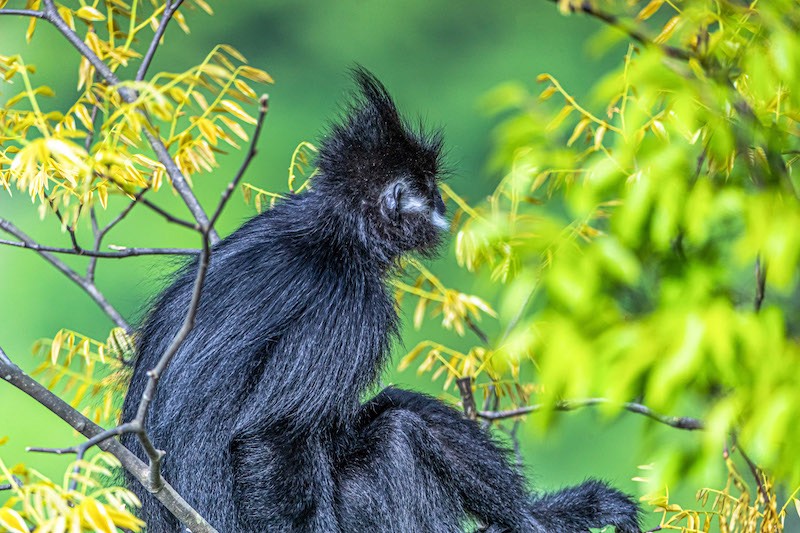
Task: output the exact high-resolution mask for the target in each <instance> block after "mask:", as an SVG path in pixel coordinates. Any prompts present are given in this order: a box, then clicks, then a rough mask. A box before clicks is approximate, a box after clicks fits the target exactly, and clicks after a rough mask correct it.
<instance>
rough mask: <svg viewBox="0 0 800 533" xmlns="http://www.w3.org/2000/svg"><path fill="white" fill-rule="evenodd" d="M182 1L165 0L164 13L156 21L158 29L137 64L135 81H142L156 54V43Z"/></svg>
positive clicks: (157, 43)
mask: <svg viewBox="0 0 800 533" xmlns="http://www.w3.org/2000/svg"><path fill="white" fill-rule="evenodd" d="M182 3H183V0H175V2H174V3H173V2H171V1H170V0H166V6H165V7H164V13H163V14H162V15H161V22H159V23H158V29H156V33H155V34H154V35H153V39H152V40H151V41H150V47H149V48H148V49H147V53H146V54H145V55H144V58H143V59H142V64H141V65H139V70H138V71H137V72H136V81H142V80H143V79H144V77H145V76H146V75H147V69H148V68H149V67H150V62H152V61H153V56H155V55H156V50H157V49H158V45H159V43H161V37H163V36H164V32H165V31H166V29H167V25H168V24H169V21H170V19H172V16H173V15H174V14H175V12H176V11H177V10H178V8H179V7H181V4H182Z"/></svg>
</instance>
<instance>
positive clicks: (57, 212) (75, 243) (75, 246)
mask: <svg viewBox="0 0 800 533" xmlns="http://www.w3.org/2000/svg"><path fill="white" fill-rule="evenodd" d="M47 201H48V203H49V204H50V208H51V209H52V210H53V213H55V215H56V218H57V219H58V223H59V224H60V225H61V227H62V228H66V230H67V233H69V238H70V240H71V241H72V249H73V250H75V251H76V252H81V251H82V250H83V248H81V246H80V244H78V239H77V238H76V237H75V228H74V227H72V226H71V225H70V224H67V223H66V222H64V217H63V216H62V215H61V210H60V209H59V208H57V207H56V204H55V202H54V201H53V199H52V198H48V199H47Z"/></svg>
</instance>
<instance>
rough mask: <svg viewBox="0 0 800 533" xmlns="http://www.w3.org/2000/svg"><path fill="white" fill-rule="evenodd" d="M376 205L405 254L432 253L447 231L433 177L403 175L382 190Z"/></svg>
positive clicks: (439, 194)
mask: <svg viewBox="0 0 800 533" xmlns="http://www.w3.org/2000/svg"><path fill="white" fill-rule="evenodd" d="M379 202H380V212H381V216H382V217H383V219H384V223H385V224H386V225H387V226H388V227H390V228H392V229H393V233H394V234H395V238H396V239H399V241H400V242H402V243H403V247H404V248H406V249H407V250H408V251H412V250H416V251H420V252H430V251H433V249H434V248H435V247H436V246H437V245H438V244H439V242H440V241H441V236H442V234H443V233H444V232H445V231H447V230H448V229H449V228H450V223H449V222H448V220H447V218H446V216H445V215H446V208H445V205H444V201H443V200H442V194H441V191H440V190H439V184H438V180H437V177H436V175H434V174H432V173H430V174H423V173H402V174H401V177H399V178H398V179H396V180H395V181H393V182H390V183H389V184H388V185H387V186H386V187H385V188H384V189H383V193H382V194H381V198H380V200H379Z"/></svg>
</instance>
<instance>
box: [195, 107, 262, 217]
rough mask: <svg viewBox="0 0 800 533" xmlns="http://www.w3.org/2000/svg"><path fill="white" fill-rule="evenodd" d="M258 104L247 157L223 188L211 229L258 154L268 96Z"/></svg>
mask: <svg viewBox="0 0 800 533" xmlns="http://www.w3.org/2000/svg"><path fill="white" fill-rule="evenodd" d="M259 102H260V104H261V105H260V107H259V109H258V120H257V122H256V129H255V131H254V132H253V138H252V139H250V149H249V150H248V151H247V155H246V156H245V158H244V161H242V165H241V166H240V167H239V171H238V172H237V173H236V176H234V178H233V179H232V180H231V182H230V183H228V186H227V187H226V188H225V190H224V191H222V198H221V199H220V201H219V205H217V209H216V210H215V211H214V214H213V215H212V216H211V221H210V222H209V226H210V227H212V228H213V227H214V224H216V223H217V220H218V219H219V216H220V215H221V214H222V210H223V209H225V204H226V203H228V200H229V199H230V197H231V194H232V193H233V191H234V189H236V186H237V185H239V182H240V181H241V180H242V177H243V176H244V173H245V172H246V171H247V168H248V167H249V166H250V162H251V161H252V160H253V158H254V157H255V156H256V154H257V153H258V150H257V149H256V145H257V144H258V138H259V137H260V136H261V129H262V127H263V126H264V119H265V118H266V116H267V112H268V111H269V95H267V94H264V95H262V96H261V99H260V100H259Z"/></svg>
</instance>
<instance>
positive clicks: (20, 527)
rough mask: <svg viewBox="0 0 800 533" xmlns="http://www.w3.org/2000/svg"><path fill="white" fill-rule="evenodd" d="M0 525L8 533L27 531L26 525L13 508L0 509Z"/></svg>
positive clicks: (26, 532) (24, 532)
mask: <svg viewBox="0 0 800 533" xmlns="http://www.w3.org/2000/svg"><path fill="white" fill-rule="evenodd" d="M0 526H2V527H3V528H4V530H5V531H8V532H9V533H28V525H27V524H26V523H25V520H23V519H22V517H21V516H20V514H19V513H18V512H16V511H15V510H14V509H8V508H6V507H4V508H2V509H0Z"/></svg>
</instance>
